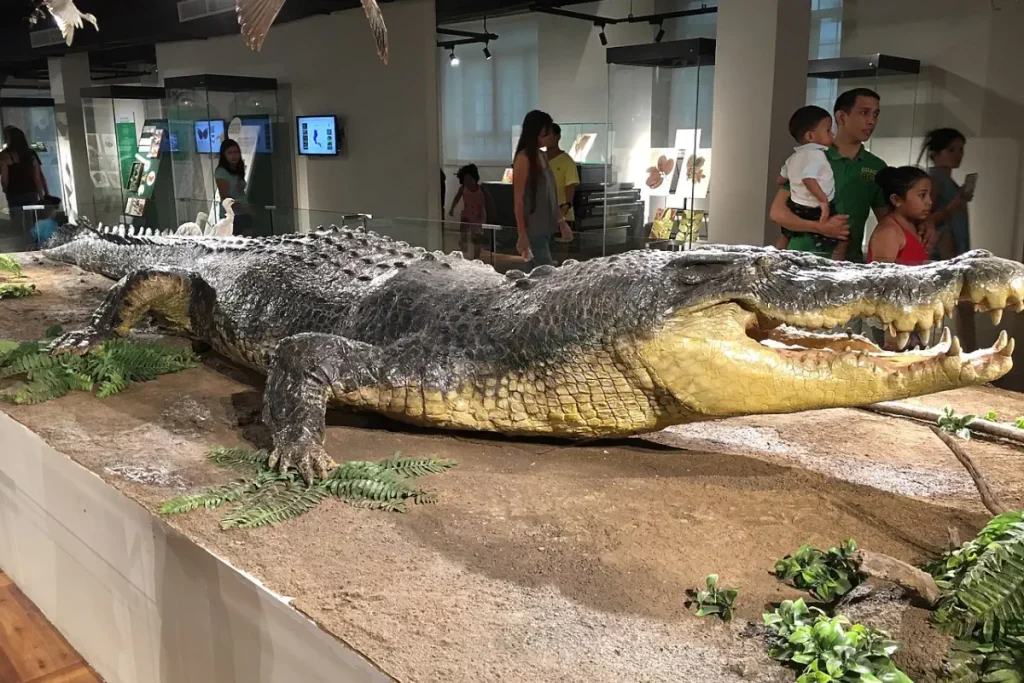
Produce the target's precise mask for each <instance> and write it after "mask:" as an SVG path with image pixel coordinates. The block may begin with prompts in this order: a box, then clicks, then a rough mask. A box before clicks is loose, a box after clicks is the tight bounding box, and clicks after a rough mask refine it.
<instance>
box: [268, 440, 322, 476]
mask: <svg viewBox="0 0 1024 683" xmlns="http://www.w3.org/2000/svg"><path fill="white" fill-rule="evenodd" d="M268 464H269V465H270V467H272V468H274V469H276V470H278V471H280V472H284V471H286V470H289V469H293V470H298V471H299V474H301V475H302V478H303V479H305V480H306V483H307V484H315V483H316V482H318V481H320V480H321V479H326V478H327V475H328V474H330V472H331V470H333V469H334V468H335V467H337V466H338V463H336V462H334V460H332V459H331V456H329V455H327V451H325V450H324V447H323V446H321V445H320V444H318V443H297V444H288V445H287V446H281V447H278V448H275V449H274V452H273V453H271V454H270V461H269V462H268Z"/></svg>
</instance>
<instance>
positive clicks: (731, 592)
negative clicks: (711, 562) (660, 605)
mask: <svg viewBox="0 0 1024 683" xmlns="http://www.w3.org/2000/svg"><path fill="white" fill-rule="evenodd" d="M704 583H705V586H706V588H705V589H704V590H700V591H698V590H692V589H691V590H688V591H686V593H687V596H688V597H689V600H687V607H689V606H692V605H696V606H697V616H698V617H706V616H708V615H709V614H717V615H718V616H719V618H721V620H722V621H731V620H732V613H733V603H734V602H735V601H736V596H737V595H738V594H739V591H737V590H736V589H735V588H719V587H718V574H709V575H708V576H707V578H705V579H704Z"/></svg>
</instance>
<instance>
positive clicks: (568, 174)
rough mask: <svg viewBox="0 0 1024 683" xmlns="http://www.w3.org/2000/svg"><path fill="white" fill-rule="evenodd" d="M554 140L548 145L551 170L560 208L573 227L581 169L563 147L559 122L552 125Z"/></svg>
mask: <svg viewBox="0 0 1024 683" xmlns="http://www.w3.org/2000/svg"><path fill="white" fill-rule="evenodd" d="M551 133H552V135H551V138H552V140H553V142H552V143H551V144H549V145H548V149H547V157H548V164H549V165H550V166H551V172H552V173H554V174H555V186H556V187H557V189H558V210H559V211H561V213H562V218H564V219H565V222H566V223H567V224H568V225H569V228H570V229H571V228H572V227H573V224H574V223H575V221H576V214H575V213H574V212H573V210H572V200H573V197H574V196H575V195H576V187H577V186H578V185H579V184H580V174H579V169H577V168H576V162H575V161H574V160H573V158H572V157H571V156H569V153H568V152H565V151H563V150H562V148H561V146H560V145H561V142H562V127H561V126H559V125H558V124H557V123H553V124H552V125H551Z"/></svg>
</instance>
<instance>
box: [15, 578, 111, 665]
mask: <svg viewBox="0 0 1024 683" xmlns="http://www.w3.org/2000/svg"><path fill="white" fill-rule="evenodd" d="M0 683H102V679H101V678H100V677H99V676H97V675H96V673H95V672H94V671H93V670H92V669H91V668H89V666H88V665H87V664H86V663H85V661H84V660H83V659H82V658H81V656H80V655H79V654H78V653H77V652H75V651H74V650H73V649H72V648H71V646H70V645H68V643H67V641H66V640H64V638H63V636H61V635H60V633H58V632H57V629H55V628H54V627H53V626H52V625H51V624H50V622H49V621H47V620H46V617H44V616H43V614H42V612H40V611H39V610H38V609H37V608H36V606H35V605H33V604H32V603H31V602H29V600H28V598H26V597H25V594H24V593H22V592H21V591H20V590H18V587H17V586H15V585H14V583H12V582H11V580H10V579H9V578H8V577H7V575H6V574H4V573H3V572H2V571H0Z"/></svg>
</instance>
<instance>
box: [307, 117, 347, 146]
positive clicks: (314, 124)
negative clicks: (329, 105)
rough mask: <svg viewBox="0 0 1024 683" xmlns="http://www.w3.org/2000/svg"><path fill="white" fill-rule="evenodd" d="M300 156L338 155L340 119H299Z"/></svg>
mask: <svg viewBox="0 0 1024 683" xmlns="http://www.w3.org/2000/svg"><path fill="white" fill-rule="evenodd" d="M298 129H299V130H298V140H299V154H305V155H309V156H333V155H335V154H337V153H338V146H339V142H340V141H339V140H338V119H337V117H335V116H300V117H298Z"/></svg>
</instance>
